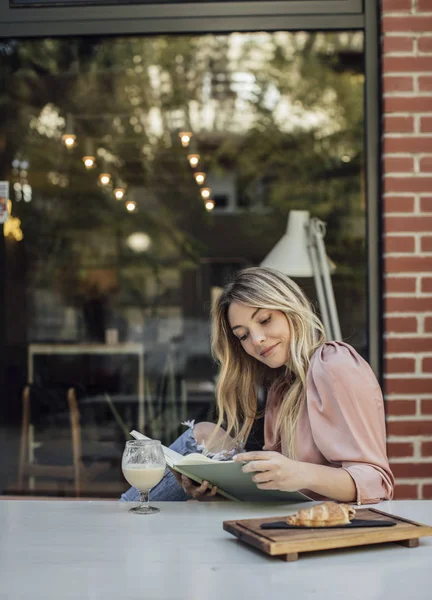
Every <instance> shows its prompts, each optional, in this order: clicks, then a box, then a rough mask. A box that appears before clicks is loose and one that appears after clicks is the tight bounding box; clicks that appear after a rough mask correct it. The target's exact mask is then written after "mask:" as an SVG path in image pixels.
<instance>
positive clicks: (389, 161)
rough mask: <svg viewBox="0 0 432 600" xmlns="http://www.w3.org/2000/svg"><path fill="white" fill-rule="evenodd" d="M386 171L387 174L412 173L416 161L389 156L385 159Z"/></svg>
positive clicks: (403, 157)
mask: <svg viewBox="0 0 432 600" xmlns="http://www.w3.org/2000/svg"><path fill="white" fill-rule="evenodd" d="M384 170H385V172H386V173H412V172H413V171H414V159H413V158H408V157H405V156H387V157H385V158H384Z"/></svg>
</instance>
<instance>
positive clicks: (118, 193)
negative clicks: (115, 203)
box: [114, 188, 125, 200]
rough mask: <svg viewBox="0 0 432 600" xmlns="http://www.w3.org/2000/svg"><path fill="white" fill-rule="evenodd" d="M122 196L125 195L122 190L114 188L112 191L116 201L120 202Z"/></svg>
mask: <svg viewBox="0 0 432 600" xmlns="http://www.w3.org/2000/svg"><path fill="white" fill-rule="evenodd" d="M124 195H125V190H124V188H116V189H115V190H114V196H115V199H116V200H122V199H123V196H124Z"/></svg>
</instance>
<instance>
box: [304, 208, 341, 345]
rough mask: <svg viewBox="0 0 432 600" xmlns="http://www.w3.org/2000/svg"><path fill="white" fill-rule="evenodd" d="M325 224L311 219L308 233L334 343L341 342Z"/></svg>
mask: <svg viewBox="0 0 432 600" xmlns="http://www.w3.org/2000/svg"><path fill="white" fill-rule="evenodd" d="M325 231H326V229H325V223H323V221H320V220H319V219H316V218H313V219H311V221H310V232H311V236H312V237H313V240H314V242H315V245H316V250H317V254H318V260H319V266H320V271H321V276H322V278H323V284H324V289H325V295H326V303H327V310H328V312H329V314H330V323H331V329H330V331H331V336H332V338H333V339H334V340H336V341H341V340H342V333H341V329H340V323H339V316H338V312H337V308H336V301H335V297H334V292H333V285H332V281H331V277H330V269H329V266H328V261H327V256H326V251H325V245H324V236H325Z"/></svg>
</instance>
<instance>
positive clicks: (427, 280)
mask: <svg viewBox="0 0 432 600" xmlns="http://www.w3.org/2000/svg"><path fill="white" fill-rule="evenodd" d="M429 237H430V239H431V242H432V235H431V236H429ZM421 291H422V292H423V293H425V294H430V293H432V277H422V280H421ZM431 308H432V300H431Z"/></svg>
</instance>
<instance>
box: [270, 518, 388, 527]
mask: <svg viewBox="0 0 432 600" xmlns="http://www.w3.org/2000/svg"><path fill="white" fill-rule="evenodd" d="M393 525H396V521H390V520H386V521H378V520H373V521H372V520H371V521H368V520H366V519H353V520H352V521H351V523H346V524H345V525H327V526H325V527H305V526H304V525H289V524H288V523H285V522H284V521H275V522H274V523H263V524H262V525H261V529H351V528H353V529H354V528H356V527H392V526H393Z"/></svg>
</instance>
